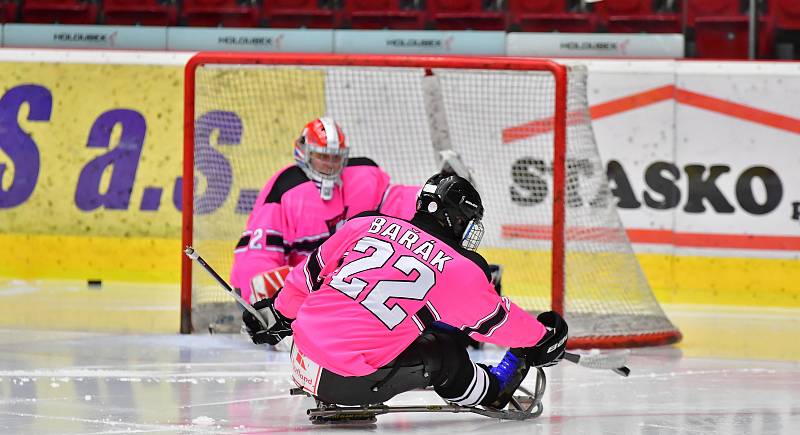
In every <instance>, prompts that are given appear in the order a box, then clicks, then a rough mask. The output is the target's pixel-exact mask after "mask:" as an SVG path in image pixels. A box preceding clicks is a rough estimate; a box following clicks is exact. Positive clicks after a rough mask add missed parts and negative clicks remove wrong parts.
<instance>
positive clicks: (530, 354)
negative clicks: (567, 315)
mask: <svg viewBox="0 0 800 435" xmlns="http://www.w3.org/2000/svg"><path fill="white" fill-rule="evenodd" d="M536 320H538V321H539V322H540V323H541V324H542V325H544V327H545V328H547V332H546V333H545V334H544V336H543V337H542V338H541V339H540V340H539V342H538V343H536V344H535V345H533V346H531V347H525V348H516V349H513V351H514V353H515V354H517V355H519V356H524V357H525V359H526V360H527V361H528V364H530V365H532V366H534V367H550V366H553V365H556V364H558V362H559V361H561V359H562V358H564V351H565V350H566V348H567V332H568V328H567V322H566V321H565V320H564V319H563V318H562V317H561V316H560V315H559V314H558V313H556V312H555V311H546V312H544V313H542V314H539V315H538V316H537V317H536Z"/></svg>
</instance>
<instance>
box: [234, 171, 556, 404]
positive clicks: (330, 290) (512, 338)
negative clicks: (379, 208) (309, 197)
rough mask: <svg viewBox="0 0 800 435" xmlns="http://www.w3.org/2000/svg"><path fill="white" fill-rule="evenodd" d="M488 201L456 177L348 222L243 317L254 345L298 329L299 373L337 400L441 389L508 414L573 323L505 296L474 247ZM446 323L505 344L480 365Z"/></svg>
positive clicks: (300, 379)
mask: <svg viewBox="0 0 800 435" xmlns="http://www.w3.org/2000/svg"><path fill="white" fill-rule="evenodd" d="M482 217H483V206H482V203H481V199H480V196H479V195H478V192H477V191H476V190H475V188H474V187H473V186H472V185H471V184H470V183H469V182H468V181H467V180H465V179H464V178H461V177H459V176H457V175H444V174H438V175H436V176H434V177H431V178H430V179H429V180H428V181H427V182H426V184H425V185H424V186H423V188H422V190H421V192H420V194H419V197H418V199H417V201H416V213H415V214H414V216H413V218H412V219H410V220H404V219H400V218H396V217H390V216H387V215H385V214H382V213H380V212H365V213H363V214H360V215H358V216H355V217H353V218H351V219H350V220H349V221H348V222H347V223H346V224H345V225H344V226H343V227H342V228H341V229H339V230H338V231H337V232H336V233H335V234H334V235H333V236H331V237H330V238H329V239H328V240H327V241H325V243H323V244H322V245H321V246H319V247H318V248H317V249H316V250H315V251H314V252H313V253H312V254H311V255H310V256H309V257H308V259H307V260H306V261H305V262H304V263H303V264H302V266H301V267H296V268H295V269H294V270H293V271H292V272H291V273H290V274H289V276H288V277H287V279H286V282H285V286H284V287H283V289H282V290H280V291H279V292H278V293H277V294H276V295H275V296H273V297H271V298H268V299H264V300H261V301H259V302H257V303H256V304H254V308H256V309H257V310H258V311H259V313H261V315H262V317H263V318H264V320H265V321H266V324H267V325H266V327H264V326H262V325H261V323H259V322H258V321H257V320H256V319H255V317H254V316H253V315H252V314H251V313H249V312H247V311H246V312H245V313H244V314H243V320H244V322H245V324H246V325H247V328H248V332H249V333H250V335H251V337H252V339H253V341H254V342H255V343H257V344H259V343H269V344H275V343H277V342H278V341H280V340H281V339H282V338H283V337H286V336H289V335H293V337H294V347H293V349H292V354H291V359H292V365H293V366H292V377H293V379H294V381H295V383H296V384H297V385H298V386H300V387H302V388H303V389H304V390H306V391H307V392H309V393H310V394H312V395H314V396H316V397H317V398H319V399H320V400H322V401H324V402H328V403H336V404H341V405H364V404H374V403H382V402H384V401H386V400H388V399H390V398H391V397H393V396H395V395H396V394H398V393H401V392H404V391H409V390H412V389H416V388H424V387H427V386H432V387H433V388H434V390H435V391H436V392H437V393H438V394H439V395H440V396H441V397H443V398H444V399H445V400H447V401H449V402H451V403H454V404H458V405H462V406H479V405H480V406H486V407H491V408H497V409H502V408H504V407H505V406H506V405H507V404H508V401H509V400H510V398H511V397H512V395H513V393H514V391H516V389H517V388H518V387H519V385H520V383H521V382H522V380H523V379H524V378H525V376H526V374H527V372H528V370H529V368H530V367H542V366H549V365H553V364H556V363H558V362H559V361H560V360H561V358H562V357H563V355H564V350H565V346H566V341H567V324H566V322H565V321H564V320H563V319H562V318H561V316H559V315H558V314H557V313H555V312H545V313H542V314H540V315H539V316H538V317H537V318H534V317H532V316H531V315H529V314H528V313H527V312H525V311H524V310H522V309H521V308H519V307H518V306H517V305H515V304H514V303H513V302H511V301H510V300H509V299H508V298H505V297H501V296H500V295H498V293H497V292H496V291H495V290H494V287H493V285H492V284H491V282H490V271H489V266H488V264H487V263H486V261H485V260H484V259H483V257H481V255H480V254H478V253H476V252H474V250H475V249H476V248H477V246H478V244H479V243H480V239H481V236H482V235H483V226H482V224H481V219H482ZM437 322H442V323H445V324H447V325H450V326H451V327H454V328H456V329H457V330H458V331H463V332H465V333H468V334H469V335H470V336H471V337H472V338H474V339H476V340H478V341H481V342H489V343H494V344H497V345H500V346H507V347H510V348H511V349H510V350H509V351H508V352H506V355H505V356H504V358H503V360H502V361H501V362H500V363H499V364H498V365H497V366H495V367H489V366H486V365H483V364H476V363H473V362H472V361H471V360H470V357H469V354H468V353H467V351H466V348H465V347H464V346H463V345H461V344H460V343H459V342H458V340H457V338H456V336H457V335H458V332H453V331H448V330H442V329H439V328H436V327H432V325H434V324H435V323H437Z"/></svg>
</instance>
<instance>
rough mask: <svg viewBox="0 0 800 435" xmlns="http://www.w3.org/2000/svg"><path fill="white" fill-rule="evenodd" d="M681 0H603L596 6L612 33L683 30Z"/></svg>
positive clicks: (598, 13) (603, 21)
mask: <svg viewBox="0 0 800 435" xmlns="http://www.w3.org/2000/svg"><path fill="white" fill-rule="evenodd" d="M681 1H682V0H663V1H658V2H657V1H654V0H604V1H601V2H599V3H596V4H595V5H594V10H595V11H596V12H597V15H598V16H599V18H600V21H601V23H602V27H604V28H605V29H606V30H607V31H609V32H611V33H640V32H644V33H682V32H683V25H682V22H681V21H682V19H681V13H680V12H679V10H680V8H679V6H678V4H679V3H680V2H681Z"/></svg>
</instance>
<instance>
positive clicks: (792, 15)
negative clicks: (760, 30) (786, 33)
mask: <svg viewBox="0 0 800 435" xmlns="http://www.w3.org/2000/svg"><path fill="white" fill-rule="evenodd" d="M769 5H770V12H771V13H772V15H773V16H774V17H775V25H776V27H777V28H779V29H782V30H800V1H797V0H772V1H771V2H770V3H769Z"/></svg>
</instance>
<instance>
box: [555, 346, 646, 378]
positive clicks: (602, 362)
mask: <svg viewBox="0 0 800 435" xmlns="http://www.w3.org/2000/svg"><path fill="white" fill-rule="evenodd" d="M628 353H629V352H627V351H625V352H620V353H614V354H596V355H578V354H577V353H571V352H564V359H566V360H567V361H569V362H572V363H575V364H577V365H579V366H583V367H586V368H590V369H608V370H611V371H613V372H614V373H616V374H618V375H620V376H625V377H627V376H628V375H629V374H631V369H629V368H628V367H626V366H625V364H626V363H627V362H628Z"/></svg>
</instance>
